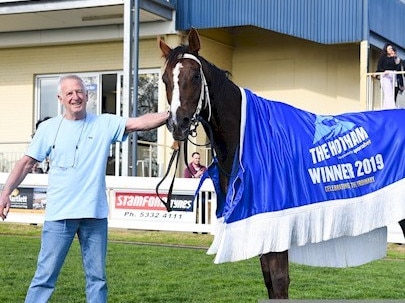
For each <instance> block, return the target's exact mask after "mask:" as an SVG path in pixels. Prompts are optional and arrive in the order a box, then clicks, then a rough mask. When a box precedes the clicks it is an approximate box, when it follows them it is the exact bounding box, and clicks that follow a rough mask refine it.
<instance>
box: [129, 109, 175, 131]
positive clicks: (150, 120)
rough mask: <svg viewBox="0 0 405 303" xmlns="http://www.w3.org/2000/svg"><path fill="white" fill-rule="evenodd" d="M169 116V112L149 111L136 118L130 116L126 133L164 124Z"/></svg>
mask: <svg viewBox="0 0 405 303" xmlns="http://www.w3.org/2000/svg"><path fill="white" fill-rule="evenodd" d="M168 118H169V113H168V112H164V113H148V114H144V115H142V116H139V117H136V118H128V120H127V124H126V125H125V133H127V134H128V133H131V132H134V131H138V130H150V129H154V128H157V127H159V126H162V125H163V124H165V123H166V121H167V119H168Z"/></svg>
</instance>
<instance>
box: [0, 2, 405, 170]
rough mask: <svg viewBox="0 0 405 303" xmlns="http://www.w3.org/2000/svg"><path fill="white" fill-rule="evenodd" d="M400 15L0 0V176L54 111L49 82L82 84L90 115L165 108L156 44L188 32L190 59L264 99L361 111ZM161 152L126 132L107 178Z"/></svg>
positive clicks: (383, 9)
mask: <svg viewBox="0 0 405 303" xmlns="http://www.w3.org/2000/svg"><path fill="white" fill-rule="evenodd" d="M404 15H405V3H404V2H403V1H400V0H339V1H335V0H306V1H301V0H269V1H259V0H251V1H243V0H171V1H164V0H81V1H78V0H70V1H66V0H61V1H56V0H45V1H24V0H20V1H2V2H1V3H0V58H1V60H0V106H1V111H0V171H6V170H8V169H9V167H10V165H11V164H12V163H13V162H14V161H15V158H16V157H19V156H20V155H21V153H23V152H24V150H25V149H26V147H27V144H28V143H29V141H30V138H31V134H32V133H33V132H34V131H35V124H36V122H37V121H38V120H39V119H41V118H44V117H45V116H53V115H56V114H59V113H60V112H61V108H60V106H58V102H57V101H56V100H57V99H56V90H55V89H56V82H57V79H58V77H59V75H60V74H68V73H77V74H79V75H81V76H83V77H84V78H85V79H86V81H87V84H88V89H89V93H90V100H89V110H91V111H93V112H95V113H102V112H111V113H117V114H123V115H131V114H133V106H132V100H134V99H135V100H137V106H136V107H137V108H138V112H139V113H142V112H145V111H150V110H160V111H161V110H165V109H166V106H167V105H166V101H165V95H164V87H163V85H162V84H161V82H160V80H159V79H160V73H161V69H162V66H163V64H164V61H163V59H162V58H161V55H160V50H159V49H158V47H157V44H156V37H157V36H163V37H164V38H165V40H166V41H167V43H168V44H170V45H173V46H175V45H177V44H179V43H181V42H184V41H185V37H186V34H187V30H188V29H189V28H190V27H195V28H197V29H198V31H199V33H200V35H201V38H202V50H201V55H203V56H204V57H205V58H207V59H208V60H209V61H211V62H213V63H214V64H216V65H217V66H218V67H220V68H222V69H225V70H228V71H229V72H230V73H231V74H232V80H233V81H234V82H235V83H237V84H238V85H240V86H243V87H248V88H250V89H251V90H253V91H255V92H256V93H258V94H260V95H262V96H264V97H267V98H269V99H273V100H281V101H284V102H286V103H290V104H292V105H294V106H297V107H300V108H302V109H305V110H309V111H313V112H316V113H320V114H335V113H340V112H348V111H362V110H367V109H370V104H369V102H368V101H367V97H368V87H367V83H368V79H369V78H370V77H369V73H370V72H373V71H375V67H376V62H377V60H378V56H379V53H380V50H381V48H382V46H383V45H384V43H385V42H387V41H389V42H391V43H393V44H394V45H396V46H397V48H398V50H399V54H400V56H401V57H403V58H405V49H404V48H405V36H404V35H403V34H402V30H401V29H402V28H404V24H403V23H404V22H405V21H403V16H404ZM387 20H389V22H387ZM133 69H136V70H138V74H139V77H138V78H135V79H134V78H133V77H132V76H131V74H132V70H133ZM134 83H135V84H136V85H135V87H136V89H135V90H132V89H131V87H132V86H133V84H134ZM133 94H138V95H139V98H138V99H136V98H133ZM136 140H139V141H138V142H140V143H139V144H138V148H137V149H134V148H133V146H132V143H131V142H133V141H136ZM198 140H199V141H205V138H204V136H199V138H198ZM149 142H153V144H152V145H151V144H150V143H149ZM171 143H172V139H171V137H170V134H168V132H167V131H166V130H165V129H164V128H160V129H159V130H158V131H155V132H154V133H153V132H152V133H141V134H138V136H137V137H134V138H133V140H129V142H127V143H124V144H122V145H121V144H119V145H118V144H117V145H116V146H114V147H113V148H112V150H111V158H110V161H109V165H108V170H107V173H108V174H111V175H133V174H142V175H148V176H156V175H159V174H161V172H162V169H164V168H165V164H166V163H167V161H168V159H169V157H170V148H169V146H170V145H171ZM164 147H165V148H164ZM205 158H206V159H205V161H208V159H207V157H205ZM180 171H181V170H180Z"/></svg>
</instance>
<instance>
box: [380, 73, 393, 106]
mask: <svg viewBox="0 0 405 303" xmlns="http://www.w3.org/2000/svg"><path fill="white" fill-rule="evenodd" d="M381 89H382V91H383V107H382V109H394V108H396V106H395V96H394V79H393V74H386V75H382V76H381Z"/></svg>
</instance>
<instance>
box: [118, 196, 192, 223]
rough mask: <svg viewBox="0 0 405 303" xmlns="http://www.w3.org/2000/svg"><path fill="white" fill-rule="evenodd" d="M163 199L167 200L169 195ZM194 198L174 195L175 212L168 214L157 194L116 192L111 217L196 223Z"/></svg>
mask: <svg viewBox="0 0 405 303" xmlns="http://www.w3.org/2000/svg"><path fill="white" fill-rule="evenodd" d="M161 197H162V198H163V199H166V198H167V195H162V196H161ZM193 198H194V196H193V195H179V194H176V195H172V200H171V203H172V209H173V211H171V212H168V211H167V210H166V207H165V206H164V205H163V203H162V202H161V201H160V199H159V197H158V196H157V195H156V194H155V193H151V192H143V191H136V192H131V191H114V203H113V209H112V210H111V215H112V216H114V218H115V219H120V218H121V219H129V220H143V221H154V222H186V223H195V221H196V210H195V206H194V202H193Z"/></svg>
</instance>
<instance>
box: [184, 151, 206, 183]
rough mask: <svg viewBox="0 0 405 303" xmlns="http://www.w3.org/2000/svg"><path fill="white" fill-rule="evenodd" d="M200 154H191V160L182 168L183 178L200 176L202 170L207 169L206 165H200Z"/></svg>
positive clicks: (202, 172)
mask: <svg viewBox="0 0 405 303" xmlns="http://www.w3.org/2000/svg"><path fill="white" fill-rule="evenodd" d="M200 161H201V156H200V154H199V153H198V152H194V153H192V154H191V162H190V164H189V165H188V166H187V167H186V168H185V169H184V178H200V177H201V176H202V175H203V174H204V172H205V171H206V170H207V167H205V166H204V165H201V163H200Z"/></svg>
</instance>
